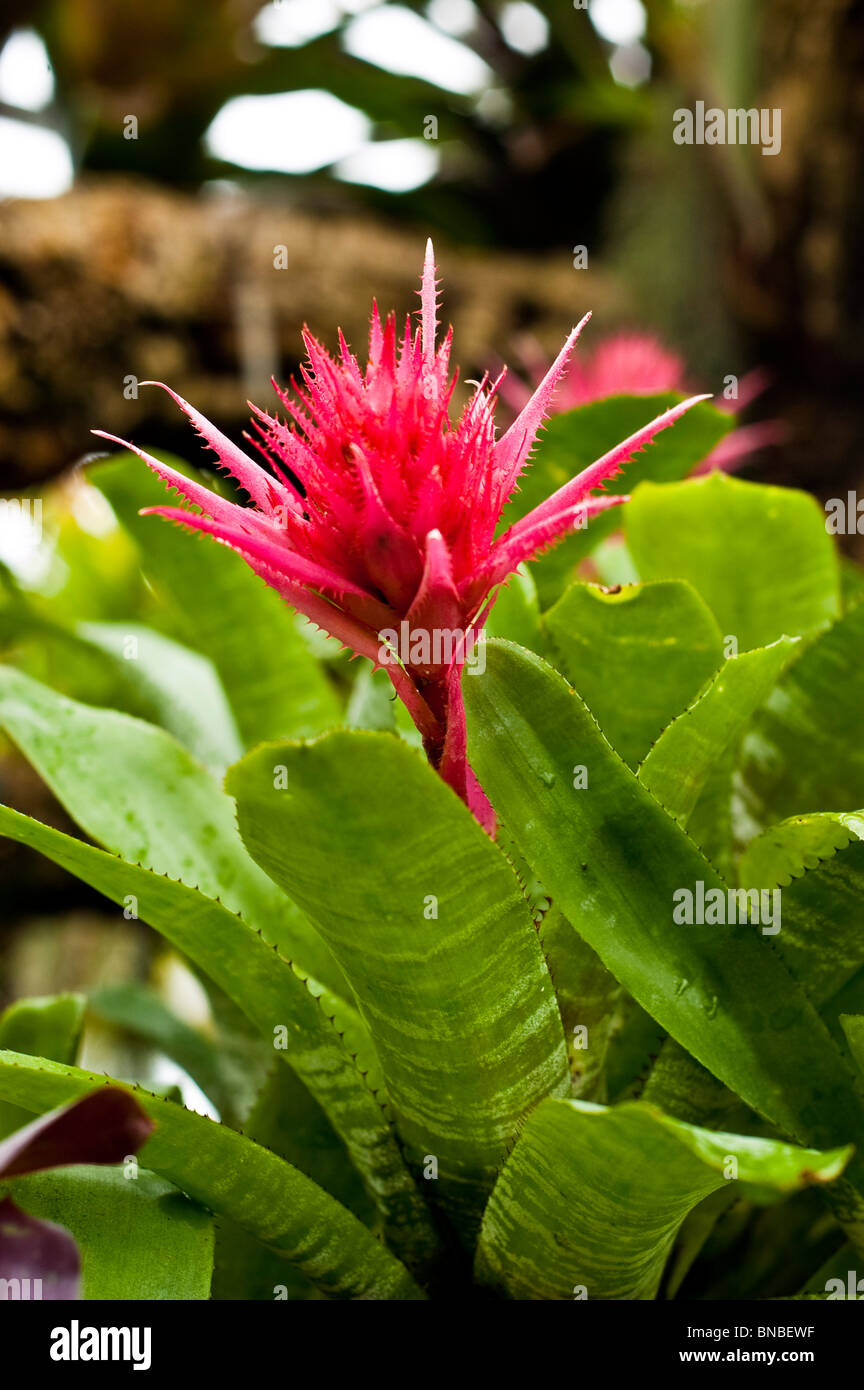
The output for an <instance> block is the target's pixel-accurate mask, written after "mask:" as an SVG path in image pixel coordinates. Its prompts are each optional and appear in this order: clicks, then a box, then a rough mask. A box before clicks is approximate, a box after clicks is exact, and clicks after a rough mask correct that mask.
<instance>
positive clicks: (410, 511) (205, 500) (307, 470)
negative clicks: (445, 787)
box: [95, 242, 705, 828]
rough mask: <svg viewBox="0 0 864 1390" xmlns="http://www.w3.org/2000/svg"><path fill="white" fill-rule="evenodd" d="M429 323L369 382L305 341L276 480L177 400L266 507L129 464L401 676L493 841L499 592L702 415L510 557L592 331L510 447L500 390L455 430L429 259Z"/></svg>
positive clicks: (531, 519)
mask: <svg viewBox="0 0 864 1390" xmlns="http://www.w3.org/2000/svg"><path fill="white" fill-rule="evenodd" d="M420 312H421V326H420V328H419V329H418V330H417V331H416V332H415V331H412V329H411V325H410V321H408V322H407V323H406V325H405V329H404V331H403V333H402V334H401V336H399V335H397V331H396V321H395V318H394V316H393V315H390V316H389V317H388V318H387V319H386V320H385V321H384V322H383V323H382V321H381V319H380V317H379V314H378V310H377V307H373V311H372V320H371V330H370V335H369V356H368V361H367V364H366V367H365V369H363V368H361V366H360V364H359V362H358V361H357V358H356V357H355V356H354V354H353V353H352V352H351V351H350V349H349V347H348V345H347V343H346V342H345V340H344V338H343V337H342V334H341V333H340V334H339V356H338V358H336V359H334V358H333V357H331V356H330V355H329V354H328V353H327V352H326V351H325V350H324V348H323V347H322V346H321V344H320V343H319V342H318V341H317V340H316V339H315V338H314V337H313V336H312V335H311V334H310V333H309V332H308V331H307V332H304V335H303V337H304V342H305V345H306V350H307V353H308V360H307V363H306V365H304V366H303V367H302V368H301V378H302V381H301V382H300V383H299V384H298V383H295V384H294V391H293V394H289V393H288V392H285V391H283V390H282V389H281V388H280V387H278V386H276V383H275V382H274V386H275V389H276V393H277V395H278V397H279V400H280V402H281V404H282V406H283V408H284V411H285V416H286V418H285V419H284V420H283V419H280V418H279V417H278V416H276V415H270V414H268V413H267V412H266V411H263V410H260V409H258V408H257V407H255V406H252V410H253V411H254V417H255V418H254V420H253V425H254V429H255V431H256V434H257V438H255V439H252V441H251V442H252V443H253V444H254V445H255V447H256V448H257V449H258V450H259V452H260V453H261V454H262V455H263V457H264V459H265V460H266V462H267V464H268V465H269V468H270V469H272V473H271V472H270V471H268V469H266V468H263V467H261V466H260V465H259V464H257V463H255V462H254V461H253V460H252V459H251V458H249V457H248V455H247V454H245V453H244V452H243V451H242V450H240V449H238V448H237V446H236V445H235V444H233V443H232V442H231V440H229V439H227V438H226V436H225V435H223V434H222V433H221V432H220V431H218V430H217V429H215V428H214V426H213V425H211V424H210V423H209V421H207V420H206V419H205V418H204V417H203V416H202V415H200V414H199V413H198V412H197V411H196V410H194V409H193V407H192V406H190V405H188V404H187V402H186V401H184V400H183V399H182V398H181V397H179V396H177V395H176V394H175V393H174V392H173V391H172V392H170V394H171V395H172V396H173V398H174V400H176V401H177V404H178V405H179V406H180V408H181V409H182V410H184V411H185V412H186V414H187V415H188V416H189V418H190V419H191V421H192V423H193V424H194V426H195V428H196V429H197V430H198V432H199V434H200V435H201V436H202V438H203V439H204V441H205V442H206V443H207V444H208V445H209V446H210V448H211V449H213V450H214V452H215V453H216V455H217V457H218V460H219V465H220V466H221V467H222V468H224V469H225V470H226V471H227V472H229V473H230V474H231V475H232V477H233V478H234V479H235V480H236V481H237V483H239V485H240V487H241V488H242V489H243V490H244V491H245V492H246V493H247V494H248V496H249V498H250V501H251V503H252V504H253V505H252V506H244V505H241V504H238V503H232V502H228V501H226V500H225V499H224V498H221V497H219V496H217V495H216V494H215V493H212V492H211V491H209V489H207V488H205V487H202V486H201V485H200V484H197V483H194V482H192V481H190V480H189V479H188V478H186V477H184V476H183V475H182V474H180V473H177V472H176V471H175V470H174V469H171V468H169V467H168V466H167V465H165V464H163V463H160V462H159V461H158V460H157V459H155V458H152V457H151V456H150V455H149V454H146V453H144V452H143V451H142V450H141V449H139V448H137V447H136V446H135V445H134V444H126V447H127V448H129V449H132V450H133V452H134V453H136V454H138V455H139V457H141V458H142V459H144V461H145V462H146V463H147V464H149V466H150V467H151V468H152V469H153V471H154V472H155V473H156V474H157V475H158V476H159V477H160V478H161V479H162V480H163V481H164V482H165V483H167V484H168V486H169V487H170V488H172V489H173V490H174V491H175V492H177V493H179V494H180V496H181V497H182V498H183V499H184V500H185V501H186V502H188V503H191V504H192V505H193V506H194V507H197V508H199V509H200V513H199V512H191V511H188V510H186V509H185V508H177V507H156V508H151V509H150V510H152V511H154V512H157V513H158V514H159V515H161V516H163V517H167V518H168V519H169V520H172V521H176V522H180V523H182V524H183V525H184V526H187V527H189V528H190V529H192V530H199V531H204V532H206V533H208V534H209V535H211V536H214V537H215V538H216V539H217V540H219V541H222V542H223V543H224V544H225V545H229V546H231V547H232V548H233V549H234V550H237V551H238V552H239V553H240V554H241V555H242V556H243V558H244V559H245V560H246V562H247V564H249V565H250V566H251V568H252V569H253V570H255V572H256V573H257V574H259V575H260V576H261V578H262V579H264V580H265V581H266V582H267V583H268V584H270V585H271V586H272V587H273V588H274V589H276V590H277V591H278V592H279V593H280V594H281V595H282V597H283V598H285V599H286V600H287V602H289V603H291V604H292V605H293V606H294V607H295V608H296V609H297V610H298V611H299V612H300V613H303V614H305V616H306V617H307V618H309V619H310V621H311V622H313V623H315V624H316V625H317V626H318V627H320V628H322V629H323V630H324V631H326V632H328V633H330V634H331V635H332V636H334V637H336V638H338V640H339V641H340V642H341V643H342V644H343V645H344V646H347V647H350V648H351V649H352V650H353V651H354V652H355V653H359V654H361V655H363V656H367V657H369V659H370V660H371V661H372V662H373V663H374V664H375V665H376V666H379V665H385V666H386V669H387V671H388V674H389V676H390V679H391V681H392V682H393V685H394V688H395V690H396V692H397V694H398V695H399V696H400V698H401V699H402V700H403V702H404V703H405V705H406V707H407V709H408V710H409V712H410V714H411V717H412V719H413V720H414V723H415V724H416V726H417V728H418V729H419V731H420V733H421V734H422V736H423V741H424V746H425V749H426V753H427V756H428V757H429V760H430V762H431V763H432V765H433V766H434V767H435V768H436V769H437V770H438V771H439V772H440V774H441V776H442V777H443V778H444V780H445V781H446V782H447V783H449V785H450V786H451V787H453V788H454V790H455V791H456V792H457V793H458V794H459V795H460V796H461V797H462V798H463V799H464V800H465V801H466V802H467V803H468V805H469V806H470V807H471V809H472V810H473V811H474V813H475V815H476V816H477V818H478V819H479V820H480V821H481V822H482V823H483V824H484V825H486V826H487V828H491V825H492V824H493V823H494V822H493V818H492V815H491V811H490V808H489V806H488V803H487V802H486V799H485V797H484V796H483V794H482V792H481V790H480V788H479V787H478V786H477V784H476V781H475V779H474V778H473V776H472V774H471V770H470V768H469V766H468V763H467V759H466V754H465V719H464V712H463V705H462V698H461V687H460V681H461V677H462V673H463V671H464V669H465V664H466V659H467V657H468V654H469V652H470V650H471V645H472V642H473V640H474V638H475V637H476V636H479V633H480V631H481V629H482V625H483V623H484V621H485V618H486V616H487V614H488V612H489V609H490V608H491V605H492V603H493V602H494V598H495V595H496V592H497V590H498V588H499V586H500V585H501V584H502V583H503V582H504V581H505V580H506V579H507V578H508V577H509V576H510V575H511V574H512V573H513V571H514V570H516V568H517V567H518V566H519V565H520V564H521V563H522V562H523V561H525V560H529V559H531V558H532V556H534V555H536V554H537V553H538V552H539V551H540V550H543V549H545V548H546V547H548V546H550V545H552V544H553V543H554V542H555V541H557V540H559V539H560V538H561V537H562V536H564V535H566V534H567V533H568V532H569V531H571V530H573V529H574V527H576V526H578V525H580V524H581V523H582V522H583V519H584V518H586V517H590V516H592V515H594V514H595V513H596V512H599V511H601V510H603V509H604V508H606V507H609V506H614V505H616V504H618V503H620V502H622V501H626V498H624V497H622V496H599V497H597V496H592V495H591V494H592V493H593V492H594V490H595V489H597V488H600V487H602V485H603V484H604V482H606V481H607V480H608V479H610V478H612V477H613V476H614V475H615V474H617V473H618V472H619V471H620V469H621V468H622V467H623V465H624V464H625V463H627V462H628V460H629V459H630V458H631V456H632V455H633V454H634V453H635V452H637V451H638V450H639V449H641V448H643V447H644V446H645V445H646V444H648V443H650V441H651V440H652V439H653V438H654V436H655V435H656V434H657V433H658V431H659V430H662V429H665V428H666V426H668V425H671V424H672V423H673V422H674V421H675V420H676V419H677V418H678V417H679V416H680V415H682V414H683V413H684V412H685V411H686V410H688V409H689V408H690V406H691V405H693V404H695V402H696V400H702V399H705V398H704V397H694V398H693V399H692V400H689V401H685V402H683V403H682V404H680V405H677V406H675V407H674V408H673V409H672V410H668V411H666V412H665V413H664V414H663V415H661V416H659V417H658V418H657V419H656V420H653V421H652V422H651V423H650V424H648V425H646V426H645V428H644V429H642V430H639V431H638V432H637V434H635V435H633V436H632V437H631V438H630V439H627V440H625V441H624V443H622V444H621V445H619V446H618V447H617V448H616V449H613V450H611V451H610V452H609V453H608V454H606V455H605V456H604V457H603V458H602V459H599V460H598V461H597V462H596V463H594V464H592V465H591V467H590V468H587V469H586V470H585V471H584V472H583V473H582V474H580V475H579V476H578V477H577V478H574V479H572V480H571V481H569V482H567V483H565V484H564V486H563V487H561V488H560V489H559V490H558V491H557V492H556V493H554V494H553V495H552V496H551V497H549V498H547V500H546V501H545V502H544V503H543V504H542V505H541V506H540V507H538V508H536V509H535V510H534V511H533V512H531V513H529V515H528V516H526V517H524V518H523V519H522V520H521V521H519V522H518V523H517V524H516V525H515V526H513V527H511V528H510V529H509V530H508V531H506V532H505V533H504V534H503V535H502V536H500V537H499V538H497V539H496V536H495V530H496V527H497V524H498V521H499V519H500V516H501V512H502V510H503V508H504V506H505V504H506V502H507V500H508V498H509V497H510V496H511V494H512V493H513V492H514V490H515V489H516V488H517V486H518V480H519V476H520V474H521V473H522V471H523V469H524V468H525V465H526V463H527V462H528V460H529V458H530V455H531V451H532V449H533V447H534V443H535V441H536V438H537V434H538V431H539V429H540V427H541V425H542V423H543V421H544V419H545V418H546V416H547V415H548V413H549V410H550V407H551V404H552V396H553V392H554V390H555V387H556V384H557V383H558V382H559V380H560V379H561V377H562V375H563V373H564V372H565V369H566V367H567V363H568V360H569V357H570V353H571V351H572V349H573V345H574V343H575V342H576V340H577V338H578V337H579V334H580V332H581V331H582V328H583V327H584V325H585V323H586V322H587V319H588V317H589V316H586V318H585V319H583V320H582V323H580V324H579V325H578V327H576V328H574V329H573V331H572V332H571V334H570V335H569V337H568V338H567V340H566V342H565V344H564V346H563V348H562V349H561V352H560V353H559V355H558V357H557V358H556V360H555V362H554V363H553V364H552V366H551V367H550V368H549V370H548V371H547V372H546V374H545V376H544V377H543V379H542V381H541V382H540V383H539V385H538V386H537V389H536V390H535V391H534V393H533V394H532V395H531V396H530V398H529V399H528V400H527V401H526V403H525V405H524V408H523V409H522V411H521V413H520V414H519V416H518V418H517V419H516V420H515V421H514V422H513V424H512V425H511V426H510V428H509V429H508V430H507V431H506V433H505V434H504V435H503V436H502V437H501V438H500V439H496V434H495V424H494V404H495V386H496V384H490V383H489V382H488V380H485V379H484V381H483V382H481V383H480V384H479V385H478V386H477V387H476V389H475V391H474V393H473V395H472V396H471V398H470V400H469V401H468V403H467V404H466V405H465V407H464V409H463V410H462V412H461V414H460V415H459V417H458V419H456V420H452V419H451V417H450V404H451V397H452V394H453V388H454V385H455V380H456V378H455V376H451V375H450V368H449V362H450V345H451V338H452V330H450V331H449V332H448V333H447V335H446V337H445V338H444V341H443V342H442V343H441V345H440V346H436V342H435V333H436V320H437V290H436V278H435V263H434V257H433V253H432V246H431V242H430V243H429V244H428V245H427V250H426V259H425V263H424V268H423V277H422V289H421V311H420ZM146 384H148V385H150V384H154V383H146ZM157 384H158V383H157ZM165 389H166V390H167V389H168V388H167V387H166V388H165ZM95 433H97V434H100V435H101V437H102V438H105V439H112V440H113V441H114V442H115V443H119V444H124V443H125V441H124V440H120V439H116V437H115V436H113V435H107V434H104V433H102V432H101V431H98V430H97V431H95ZM403 623H407V625H408V627H407V631H409V632H410V633H412V634H417V633H419V634H421V636H422V634H424V633H425V634H429V635H430V637H431V638H432V639H433V643H432V644H431V645H430V648H429V650H423V651H422V654H421V655H418V656H417V657H416V658H414V657H413V656H412V655H411V652H410V651H409V652H408V653H407V654H406V652H405V651H404V650H403V651H402V652H401V653H400V656H401V660H400V661H399V662H398V663H394V662H393V659H392V653H391V652H388V650H387V647H386V644H384V645H382V639H381V636H380V634H381V633H382V632H384V631H400V630H403V629H402V624H403ZM444 633H451V634H454V633H455V634H456V638H457V640H456V642H455V647H454V646H453V645H452V644H451V648H450V649H449V650H448V651H447V654H446V655H445V656H440V655H437V656H436V655H435V651H436V650H437V649H436V648H435V646H434V637H435V634H444ZM439 645H440V644H439ZM444 646H445V647H446V644H444ZM420 648H422V642H421V643H420V647H419V648H418V651H419V650H420Z"/></svg>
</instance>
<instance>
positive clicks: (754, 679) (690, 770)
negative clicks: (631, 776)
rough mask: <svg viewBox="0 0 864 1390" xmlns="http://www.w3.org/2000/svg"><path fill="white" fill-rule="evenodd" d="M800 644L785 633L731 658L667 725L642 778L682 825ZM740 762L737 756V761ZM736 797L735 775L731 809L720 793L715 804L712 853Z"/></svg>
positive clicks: (728, 798)
mask: <svg viewBox="0 0 864 1390" xmlns="http://www.w3.org/2000/svg"><path fill="white" fill-rule="evenodd" d="M797 646H798V642H797V639H795V638H789V637H782V638H779V639H778V641H776V642H774V643H773V644H772V645H771V646H770V647H757V648H756V649H755V650H754V651H750V652H744V653H743V654H742V655H741V656H737V657H730V658H729V660H728V661H726V662H725V663H724V665H723V666H721V668H720V670H719V671H718V672H717V674H716V676H715V677H714V679H713V680H712V681H711V682H710V683H709V684H708V685H707V686H706V687H705V689H704V690H703V691H702V692H701V693H700V695H699V696H698V698H697V699H696V700H695V701H694V703H693V704H692V705H691V706H690V708H689V709H687V710H685V712H684V713H683V714H682V715H680V716H679V718H677V719H676V720H675V721H674V722H673V723H672V724H670V725H669V727H668V728H667V729H664V731H663V733H662V734H661V736H660V738H659V739H658V740H657V742H656V743H655V745H654V747H653V748H652V749H651V750H650V752H649V753H648V756H647V758H646V759H645V761H644V763H643V764H642V766H641V767H640V769H639V781H640V782H641V783H642V785H643V786H644V787H647V788H648V790H649V791H650V792H651V794H652V796H654V797H655V798H656V799H657V801H659V802H660V804H661V805H662V806H663V807H664V808H665V809H666V810H667V811H668V813H669V815H670V816H674V817H675V819H676V820H677V821H678V822H679V824H681V825H683V826H686V825H687V824H688V822H689V820H690V817H691V815H692V813H693V811H694V810H695V807H696V804H697V802H698V801H699V798H700V796H701V795H702V793H703V791H704V790H705V787H706V785H707V784H708V782H709V779H710V777H711V774H712V772H714V771H715V769H716V768H717V766H718V764H720V762H721V760H722V759H724V758H726V756H727V754H729V753H730V752H732V753H733V755H734V754H735V753H736V752H737V748H738V746H739V744H740V742H741V739H742V737H743V734H744V730H745V729H746V727H747V725H748V723H749V721H750V720H751V719H752V717H753V715H754V713H755V712H756V710H757V709H758V707H759V706H760V705H761V704H763V702H764V701H765V699H766V698H767V696H768V695H769V694H770V692H771V690H772V689H773V688H774V686H775V685H776V683H777V680H778V679H779V677H780V675H781V674H782V672H783V670H784V669H785V668H786V666H788V664H789V662H790V660H792V658H793V657H794V655H795V652H796V648H797ZM735 761H737V759H736V758H735V757H734V756H733V759H732V763H733V765H734V763H735ZM731 801H732V778H731V776H729V778H728V784H727V788H726V802H727V804H726V807H723V805H722V803H721V800H720V797H719V796H717V797H716V799H715V800H714V802H713V806H714V810H715V814H714V817H713V831H714V833H713V835H712V837H711V843H710V845H709V844H706V845H705V846H704V848H705V850H706V852H708V853H709V854H711V852H712V850H714V849H715V846H716V845H717V844H718V843H719V842H720V841H721V840H722V839H723V838H724V835H723V832H724V826H722V825H721V824H720V823H719V822H720V817H721V815H722V814H723V811H724V810H725V816H724V820H725V822H726V827H728V826H729V825H731ZM727 838H728V830H727ZM712 857H713V855H712Z"/></svg>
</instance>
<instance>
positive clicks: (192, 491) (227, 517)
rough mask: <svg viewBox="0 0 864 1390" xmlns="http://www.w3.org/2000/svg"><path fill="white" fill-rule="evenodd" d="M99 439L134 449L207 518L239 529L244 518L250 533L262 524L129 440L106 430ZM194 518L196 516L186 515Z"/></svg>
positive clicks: (256, 517)
mask: <svg viewBox="0 0 864 1390" xmlns="http://www.w3.org/2000/svg"><path fill="white" fill-rule="evenodd" d="M90 433H91V434H95V435H97V436H98V437H99V439H107V440H109V442H110V443H112V444H120V445H121V446H122V447H123V448H124V449H130V450H131V451H132V453H133V454H137V455H138V457H139V459H143V460H144V462H145V463H146V464H147V467H148V468H150V469H151V470H152V471H153V472H154V473H155V474H156V476H157V478H161V480H162V482H163V483H167V484H168V486H169V487H171V488H173V489H174V491H175V492H179V493H180V495H181V497H185V499H186V501H187V502H191V503H192V505H193V506H195V507H200V508H201V510H202V511H203V512H204V513H206V515H207V516H210V517H213V519H214V520H216V521H225V522H227V523H228V524H229V525H231V526H233V525H236V524H237V523H238V521H239V518H240V517H243V516H244V515H245V517H246V518H247V524H248V525H249V527H250V529H255V527H256V525H258V524H259V517H258V513H257V512H253V511H249V510H247V509H246V508H243V507H238V506H237V504H236V502H229V501H228V500H227V499H226V498H224V497H220V496H219V494H218V492H211V490H210V488H207V487H203V486H202V485H201V483H196V482H193V480H192V479H191V478H187V477H185V476H184V475H183V474H182V473H178V472H177V470H176V469H175V468H169V466H168V464H167V463H160V461H159V459H156V458H154V457H153V455H152V454H148V453H146V452H145V451H144V450H143V449H139V448H138V446H137V444H130V443H129V442H128V440H126V439H119V438H118V437H117V435H116V434H107V433H106V432H105V430H91V431H90ZM186 515H189V516H192V515H194V513H192V512H190V513H184V517H185V516H186Z"/></svg>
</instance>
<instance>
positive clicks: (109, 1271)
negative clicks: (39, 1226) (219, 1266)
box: [13, 1116, 213, 1300]
mask: <svg viewBox="0 0 864 1390" xmlns="http://www.w3.org/2000/svg"><path fill="white" fill-rule="evenodd" d="M29 1118H31V1117H30V1116H28V1119H29ZM133 1171H134V1177H131V1176H130V1177H127V1176H126V1174H125V1173H124V1172H123V1170H122V1169H117V1168H95V1167H71V1168H65V1169H63V1171H62V1172H57V1173H38V1174H35V1175H34V1176H33V1177H28V1178H16V1179H15V1183H14V1186H13V1195H14V1198H15V1201H16V1203H17V1204H18V1205H19V1206H20V1207H22V1208H23V1209H24V1211H27V1212H30V1214H31V1215H32V1216H37V1217H39V1218H40V1220H43V1221H54V1222H56V1223H57V1224H58V1225H61V1226H65V1227H66V1228H67V1230H69V1231H71V1232H72V1235H73V1236H74V1237H75V1242H76V1244H77V1246H78V1249H79V1250H80V1252H81V1278H82V1294H83V1297H84V1298H85V1299H111V1300H114V1299H132V1300H137V1299H146V1300H150V1299H183V1300H186V1299H206V1298H209V1297H210V1281H211V1278H212V1274H213V1220H212V1218H211V1217H210V1216H209V1215H208V1214H207V1213H206V1212H205V1211H203V1210H202V1209H201V1208H200V1207H198V1206H196V1205H195V1204H194V1203H192V1202H190V1201H189V1200H188V1199H187V1198H186V1197H184V1196H183V1195H182V1193H180V1192H178V1191H177V1188H176V1187H174V1186H172V1184H171V1183H168V1182H166V1181H165V1180H164V1178H158V1177H156V1175H155V1174H154V1173H148V1172H147V1171H146V1170H144V1169H140V1168H138V1167H137V1166H136V1168H135V1169H134V1170H133Z"/></svg>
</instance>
